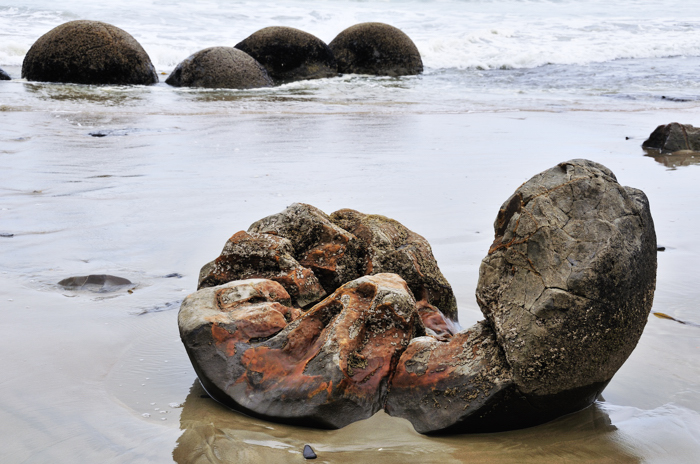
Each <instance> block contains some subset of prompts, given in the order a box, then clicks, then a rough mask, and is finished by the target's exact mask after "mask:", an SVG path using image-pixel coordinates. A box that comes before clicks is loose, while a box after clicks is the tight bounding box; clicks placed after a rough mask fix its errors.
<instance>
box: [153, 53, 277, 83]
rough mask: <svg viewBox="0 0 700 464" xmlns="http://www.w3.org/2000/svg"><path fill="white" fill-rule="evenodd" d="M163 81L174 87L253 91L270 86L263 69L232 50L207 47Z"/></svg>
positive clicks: (188, 58)
mask: <svg viewBox="0 0 700 464" xmlns="http://www.w3.org/2000/svg"><path fill="white" fill-rule="evenodd" d="M165 82H166V83H167V84H169V85H172V86H174V87H203V88H208V89H253V88H258V87H270V86H272V79H270V76H269V75H268V74H267V71H266V70H265V68H264V67H263V66H262V65H261V64H260V63H258V62H257V61H255V60H254V59H253V58H252V57H251V56H250V55H248V54H247V53H245V52H242V51H241V50H238V49H236V48H233V47H210V48H205V49H204V50H200V51H198V52H197V53H195V54H193V55H191V56H189V57H187V58H185V60H183V61H182V62H181V63H180V64H178V65H177V66H176V67H175V69H174V70H173V72H172V73H171V74H170V76H169V77H168V78H167V79H166V80H165Z"/></svg>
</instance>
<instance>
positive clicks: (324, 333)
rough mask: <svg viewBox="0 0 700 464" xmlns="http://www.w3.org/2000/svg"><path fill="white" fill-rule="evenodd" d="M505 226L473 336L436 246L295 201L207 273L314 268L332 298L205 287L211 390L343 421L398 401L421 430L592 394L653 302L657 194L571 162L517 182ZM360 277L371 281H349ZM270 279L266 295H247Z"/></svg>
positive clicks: (334, 423)
mask: <svg viewBox="0 0 700 464" xmlns="http://www.w3.org/2000/svg"><path fill="white" fill-rule="evenodd" d="M494 230H495V238H494V241H493V244H492V245H491V247H490V249H489V251H488V255H487V256H486V257H485V258H484V260H483V261H482V264H481V268H480V270H479V283H478V287H477V290H476V298H477V302H478V304H479V306H480V308H481V310H482V312H483V314H484V316H485V317H486V320H485V321H481V322H479V323H477V324H476V325H474V326H473V327H470V328H468V329H466V330H463V331H458V330H459V326H458V325H456V323H455V322H454V321H452V320H451V319H450V318H449V317H446V316H445V315H444V314H443V311H442V308H440V307H438V306H436V305H437V304H438V303H439V302H442V303H439V304H442V305H443V307H445V308H449V307H450V306H449V305H448V304H446V303H444V301H450V297H451V298H454V296H453V295H452V293H451V290H450V291H449V292H447V291H446V289H449V285H447V286H446V287H444V286H443V285H446V281H445V280H444V277H443V276H442V274H441V273H440V271H439V269H438V268H437V265H436V264H435V262H434V258H433V257H432V253H431V252H430V247H429V245H428V243H427V242H426V241H425V239H423V238H422V237H420V236H418V235H416V234H414V233H413V232H411V231H410V230H408V229H406V228H405V227H404V226H402V225H401V224H399V223H397V222H396V221H393V220H391V219H388V218H385V217H383V216H373V215H365V214H362V213H359V212H357V211H353V210H340V211H337V212H335V213H333V214H332V215H331V216H326V215H325V214H324V213H323V212H322V211H320V210H318V209H316V208H314V207H312V206H309V205H304V204H294V205H292V206H290V207H289V208H287V210H285V211H283V212H282V213H279V214H276V215H273V216H269V217H267V218H265V219H262V220H260V221H258V222H256V223H255V224H253V225H252V226H251V227H250V229H249V231H248V232H247V233H246V232H239V233H238V234H236V235H234V237H232V239H231V240H230V241H229V243H228V244H227V248H225V249H224V253H222V257H224V258H222V257H220V258H219V259H217V260H216V261H215V262H213V263H210V264H209V265H207V266H205V267H204V268H203V270H202V282H203V283H206V284H207V285H209V284H211V285H217V284H221V283H224V281H227V279H230V278H232V277H234V276H241V278H242V277H245V276H247V275H249V274H254V273H255V272H258V275H261V271H260V270H262V269H264V270H266V272H268V274H267V275H269V276H270V277H271V278H276V276H277V277H278V276H279V275H286V274H284V272H286V271H287V269H295V271H294V272H296V273H297V274H298V275H300V276H301V275H302V273H303V270H304V269H306V270H307V271H309V274H308V275H314V276H316V275H318V276H321V277H319V281H320V282H321V285H323V287H324V290H325V291H326V292H328V293H332V294H331V295H330V296H328V297H326V298H325V299H324V300H323V301H321V302H320V303H318V304H316V305H315V306H313V307H312V308H311V309H309V310H308V311H307V312H305V313H304V312H302V310H301V309H299V308H298V306H300V304H299V302H298V301H297V302H296V303H295V304H294V303H293V298H292V297H290V296H289V294H288V293H287V292H286V291H285V290H284V289H283V288H282V287H281V286H280V285H279V284H277V283H275V282H271V281H269V280H246V281H234V282H229V283H224V285H221V286H218V287H211V288H202V289H201V290H199V291H198V292H197V293H195V294H193V295H190V296H189V297H188V298H187V299H186V300H185V302H183V305H182V308H181V310H180V316H179V325H180V331H181V336H182V340H183V342H184V343H185V346H186V348H187V351H188V354H189V355H190V358H191V359H192V362H193V364H194V365H195V369H196V370H197V373H198V375H199V376H200V379H201V380H202V384H203V385H204V386H205V388H206V389H207V390H208V391H209V393H210V394H211V395H212V396H214V398H216V399H217V400H219V401H221V402H223V403H225V404H228V405H229V406H231V407H233V408H235V409H238V410H240V411H243V412H245V413H248V414H253V415H256V416H259V417H263V418H267V419H273V420H278V421H284V422H292V423H297V424H302V425H314V426H320V427H330V428H334V427H342V426H344V425H346V424H349V423H351V422H353V421H356V420H360V419H363V418H366V417H369V416H370V415H372V414H373V413H374V412H376V411H377V410H378V409H380V408H382V407H383V408H385V409H386V411H387V412H388V413H389V414H391V415H393V416H396V417H402V418H405V419H408V420H409V421H410V422H411V423H412V424H413V426H414V427H415V429H416V430H417V431H419V432H421V433H438V432H439V433H443V432H476V433H481V432H494V431H502V430H510V429H516V428H522V427H528V426H532V425H537V424H540V423H543V422H546V421H549V420H551V419H554V418H556V417H559V416H561V415H564V414H568V413H571V412H574V411H577V410H579V409H582V408H584V407H586V406H588V405H590V404H591V403H592V402H593V401H594V400H595V399H596V398H597V397H598V395H599V394H600V393H601V391H602V390H603V389H604V388H605V386H606V385H607V384H608V382H609V381H610V379H611V378H612V377H613V375H614V374H615V372H617V370H618V369H619V368H620V367H621V366H622V364H623V363H624V362H625V360H626V359H627V357H628V356H629V355H630V353H631V352H632V350H633V349H634V347H635V346H636V344H637V342H638V340H639V338H640V336H641V334H642V331H643V329H644V326H645V324H646V320H647V317H648V315H649V311H650V309H651V306H652V302H653V296H654V289H655V283H656V236H655V232H654V224H653V221H652V218H651V213H650V210H649V203H648V200H647V198H646V196H645V195H644V193H643V192H641V191H640V190H637V189H634V188H631V187H623V186H621V185H620V184H619V183H618V182H617V179H616V178H615V176H614V175H613V173H612V172H611V171H610V170H609V169H607V168H606V167H604V166H602V165H600V164H597V163H594V162H592V161H587V160H571V161H567V162H564V163H561V164H559V165H557V166H555V167H553V168H551V169H549V170H547V171H544V172H542V173H540V174H538V175H536V176H534V177H533V178H532V179H530V180H529V181H528V182H526V183H525V184H523V185H522V186H520V187H519V188H518V189H517V190H516V191H515V193H514V194H513V195H512V196H511V197H510V198H509V199H508V200H507V201H506V202H505V203H504V204H503V206H502V207H501V209H500V210H499V212H498V215H497V217H496V221H495V223H494ZM280 263H291V264H289V265H288V266H289V267H282V266H281V264H280ZM297 265H298V266H299V267H294V266H297ZM285 266H287V265H285ZM256 269H258V271H256ZM361 274H374V275H370V276H364V277H359V278H354V280H351V281H349V282H344V279H352V278H353V276H357V275H361ZM404 276H405V277H404ZM404 279H406V280H404ZM278 281H279V282H280V283H282V284H283V285H286V286H287V288H291V289H293V290H295V291H299V290H298V287H294V286H289V283H288V282H287V281H285V279H278ZM339 283H340V286H339V287H337V285H338V284H339ZM260 285H264V286H266V288H268V287H269V289H268V290H267V293H265V292H263V291H258V293H255V295H253V293H254V292H253V291H252V290H247V291H243V290H241V289H245V288H247V287H246V286H260ZM272 286H276V287H275V288H276V290H274V291H273V290H272V289H271V288H272ZM202 287H206V285H202ZM440 290H443V291H444V293H441V292H440ZM251 295H252V296H251ZM414 295H415V296H417V297H418V301H416V298H414ZM444 298H446V300H444ZM297 300H298V297H297ZM309 301H310V300H309ZM290 305H291V306H290ZM224 313H225V315H223V316H222V315H221V314H224ZM455 318H456V307H455Z"/></svg>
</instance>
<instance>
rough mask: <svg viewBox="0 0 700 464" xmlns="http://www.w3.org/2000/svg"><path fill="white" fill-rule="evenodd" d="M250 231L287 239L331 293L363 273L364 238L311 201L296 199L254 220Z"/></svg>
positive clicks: (304, 263)
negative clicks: (282, 208)
mask: <svg viewBox="0 0 700 464" xmlns="http://www.w3.org/2000/svg"><path fill="white" fill-rule="evenodd" d="M248 232H249V233H258V234H271V235H277V236H280V237H284V238H286V239H288V240H289V241H290V242H291V244H292V247H293V255H294V257H295V258H296V259H297V260H298V261H299V263H300V264H301V265H302V266H304V267H307V268H309V269H311V270H312V271H313V272H314V274H315V275H316V277H317V278H318V280H319V281H320V282H321V285H323V288H324V289H325V290H326V292H328V293H332V292H333V291H335V289H337V288H338V287H340V286H341V285H343V284H344V283H346V282H350V281H351V280H354V279H357V278H358V277H360V276H362V275H364V269H365V261H366V257H365V256H366V250H365V249H364V248H363V246H362V245H363V244H362V242H360V241H359V240H358V239H357V237H355V236H354V235H353V234H351V233H350V232H348V231H346V230H344V229H342V228H340V227H338V226H337V225H335V224H333V223H332V222H331V220H330V217H329V216H328V215H327V214H326V213H324V212H323V211H321V210H320V209H318V208H315V207H313V206H311V205H307V204H304V203H294V204H292V205H291V206H289V207H288V208H287V209H285V210H284V211H282V212H281V213H277V214H273V215H271V216H268V217H266V218H263V219H260V220H259V221H257V222H255V223H253V224H252V225H251V226H250V227H249V228H248Z"/></svg>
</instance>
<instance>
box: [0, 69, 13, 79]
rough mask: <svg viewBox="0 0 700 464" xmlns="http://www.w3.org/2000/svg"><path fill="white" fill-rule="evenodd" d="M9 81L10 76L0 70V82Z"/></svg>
mask: <svg viewBox="0 0 700 464" xmlns="http://www.w3.org/2000/svg"><path fill="white" fill-rule="evenodd" d="M10 79H12V78H11V77H10V75H9V74H7V73H6V72H5V71H3V70H2V68H0V81H9V80H10Z"/></svg>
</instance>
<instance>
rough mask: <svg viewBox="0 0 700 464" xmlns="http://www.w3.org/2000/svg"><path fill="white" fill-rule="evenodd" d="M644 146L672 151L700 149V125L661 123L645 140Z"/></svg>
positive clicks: (667, 151) (664, 151)
mask: <svg viewBox="0 0 700 464" xmlns="http://www.w3.org/2000/svg"><path fill="white" fill-rule="evenodd" d="M642 148H646V149H651V150H659V151H661V152H663V153H672V152H676V151H682V150H690V151H700V127H693V126H691V125H690V124H679V123H677V122H672V123H671V124H666V125H661V126H659V127H657V128H656V129H655V130H654V132H652V133H651V135H650V136H649V138H648V139H647V140H645V141H644V143H643V144H642Z"/></svg>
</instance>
